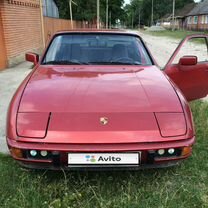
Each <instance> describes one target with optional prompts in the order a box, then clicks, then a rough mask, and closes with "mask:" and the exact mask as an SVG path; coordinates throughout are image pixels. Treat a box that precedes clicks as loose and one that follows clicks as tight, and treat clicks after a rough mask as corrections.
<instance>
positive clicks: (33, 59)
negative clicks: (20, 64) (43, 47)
mask: <svg viewBox="0 0 208 208" xmlns="http://www.w3.org/2000/svg"><path fill="white" fill-rule="evenodd" d="M25 60H26V61H29V62H32V63H33V64H34V65H36V64H37V63H38V61H39V55H38V54H36V53H26V54H25Z"/></svg>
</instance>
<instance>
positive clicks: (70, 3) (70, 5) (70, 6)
mask: <svg viewBox="0 0 208 208" xmlns="http://www.w3.org/2000/svg"><path fill="white" fill-rule="evenodd" d="M69 10H70V20H71V29H74V25H73V15H72V0H69Z"/></svg>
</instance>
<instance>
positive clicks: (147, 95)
mask: <svg viewBox="0 0 208 208" xmlns="http://www.w3.org/2000/svg"><path fill="white" fill-rule="evenodd" d="M195 38H197V39H198V38H201V39H203V40H205V42H206V45H207V38H208V35H194V36H188V37H187V38H186V39H184V40H183V41H182V42H181V44H180V45H179V47H178V48H177V49H176V51H175V52H174V54H173V56H172V58H171V59H170V60H169V62H168V64H167V65H166V67H165V69H164V70H163V71H162V70H161V69H160V68H159V67H158V65H157V64H156V62H155V60H154V59H153V57H152V55H151V54H150V52H149V50H148V49H147V47H146V46H145V44H144V42H143V41H142V39H141V37H140V36H139V35H138V34H136V33H132V32H125V31H68V32H59V33H57V34H55V35H54V36H53V38H52V40H51V41H50V43H49V45H48V47H47V48H46V50H45V52H44V53H43V56H42V57H41V58H40V60H39V56H38V55H37V54H33V53H28V54H26V60H27V61H31V62H33V63H34V69H33V70H32V72H31V73H30V74H29V75H28V76H27V77H26V79H25V80H24V81H23V83H22V84H21V85H20V87H19V88H18V90H17V92H16V93H15V95H14V97H13V99H12V101H11V103H10V107H9V110H8V117H7V133H6V137H7V143H8V147H9V150H10V152H11V155H12V157H13V158H14V159H16V160H18V161H19V162H20V164H21V165H23V166H24V167H28V168H41V169H60V168H64V169H85V168H86V169H90V168H92V169H93V168H95V169H97V168H98V169H99V168H118V169H120V168H128V169H129V168H135V169H139V168H146V167H150V168H152V167H167V166H170V165H175V164H177V163H178V162H180V161H182V160H183V159H185V158H187V157H189V156H190V155H191V152H192V146H193V144H194V142H195V132H194V126H193V121H192V115H191V111H190V108H189V104H188V102H187V101H191V100H195V99H198V98H202V97H204V96H206V95H207V93H208V63H207V62H206V61H204V62H200V61H198V60H197V57H196V56H193V55H189V56H183V57H181V58H180V60H179V62H178V63H175V64H173V60H174V58H175V57H176V55H177V54H178V51H179V50H180V48H181V47H182V46H183V45H184V43H186V42H187V41H189V40H192V39H195ZM159 50H160V49H158V53H159ZM206 55H207V54H206Z"/></svg>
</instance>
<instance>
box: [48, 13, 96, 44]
mask: <svg viewBox="0 0 208 208" xmlns="http://www.w3.org/2000/svg"><path fill="white" fill-rule="evenodd" d="M82 28H96V24H95V23H93V22H90V23H89V22H86V21H73V29H82ZM61 30H72V25H71V21H70V20H65V19H57V18H51V17H44V34H45V42H46V43H47V42H48V41H49V40H50V38H51V36H52V35H53V34H54V33H56V32H57V31H61Z"/></svg>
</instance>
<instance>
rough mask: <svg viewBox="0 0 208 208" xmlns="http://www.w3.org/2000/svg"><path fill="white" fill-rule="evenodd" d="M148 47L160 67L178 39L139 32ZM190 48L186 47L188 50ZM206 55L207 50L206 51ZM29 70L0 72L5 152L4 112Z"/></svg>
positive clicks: (0, 133) (0, 141)
mask: <svg viewBox="0 0 208 208" xmlns="http://www.w3.org/2000/svg"><path fill="white" fill-rule="evenodd" d="M140 35H141V36H142V38H143V39H144V41H145V42H146V44H147V46H148V48H149V49H150V51H151V52H152V55H153V56H154V57H155V59H156V61H157V62H158V64H159V66H160V67H161V68H162V67H164V66H165V64H166V63H167V61H168V59H169V58H170V57H171V55H172V53H173V51H174V50H175V48H176V47H177V46H178V43H179V42H180V40H176V39H172V38H167V37H156V36H151V35H147V34H144V33H140ZM190 47H191V48H193V47H194V48H195V49H196V50H195V51H196V53H197V51H198V52H201V45H200V44H194V45H191V46H190ZM189 49H190V48H187V49H186V52H187V53H188V52H189ZM206 55H207V52H206ZM30 71H31V64H30V63H26V62H25V63H22V64H20V65H18V66H16V67H14V68H10V69H7V70H4V71H2V72H0V152H2V153H7V152H8V149H7V146H6V141H5V128H6V127H5V124H6V113H7V108H8V105H9V102H10V100H11V98H12V95H13V94H14V92H15V90H16V89H17V87H18V86H19V84H20V83H21V81H22V80H23V79H24V78H25V77H26V75H27V74H28V73H29V72H30Z"/></svg>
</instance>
